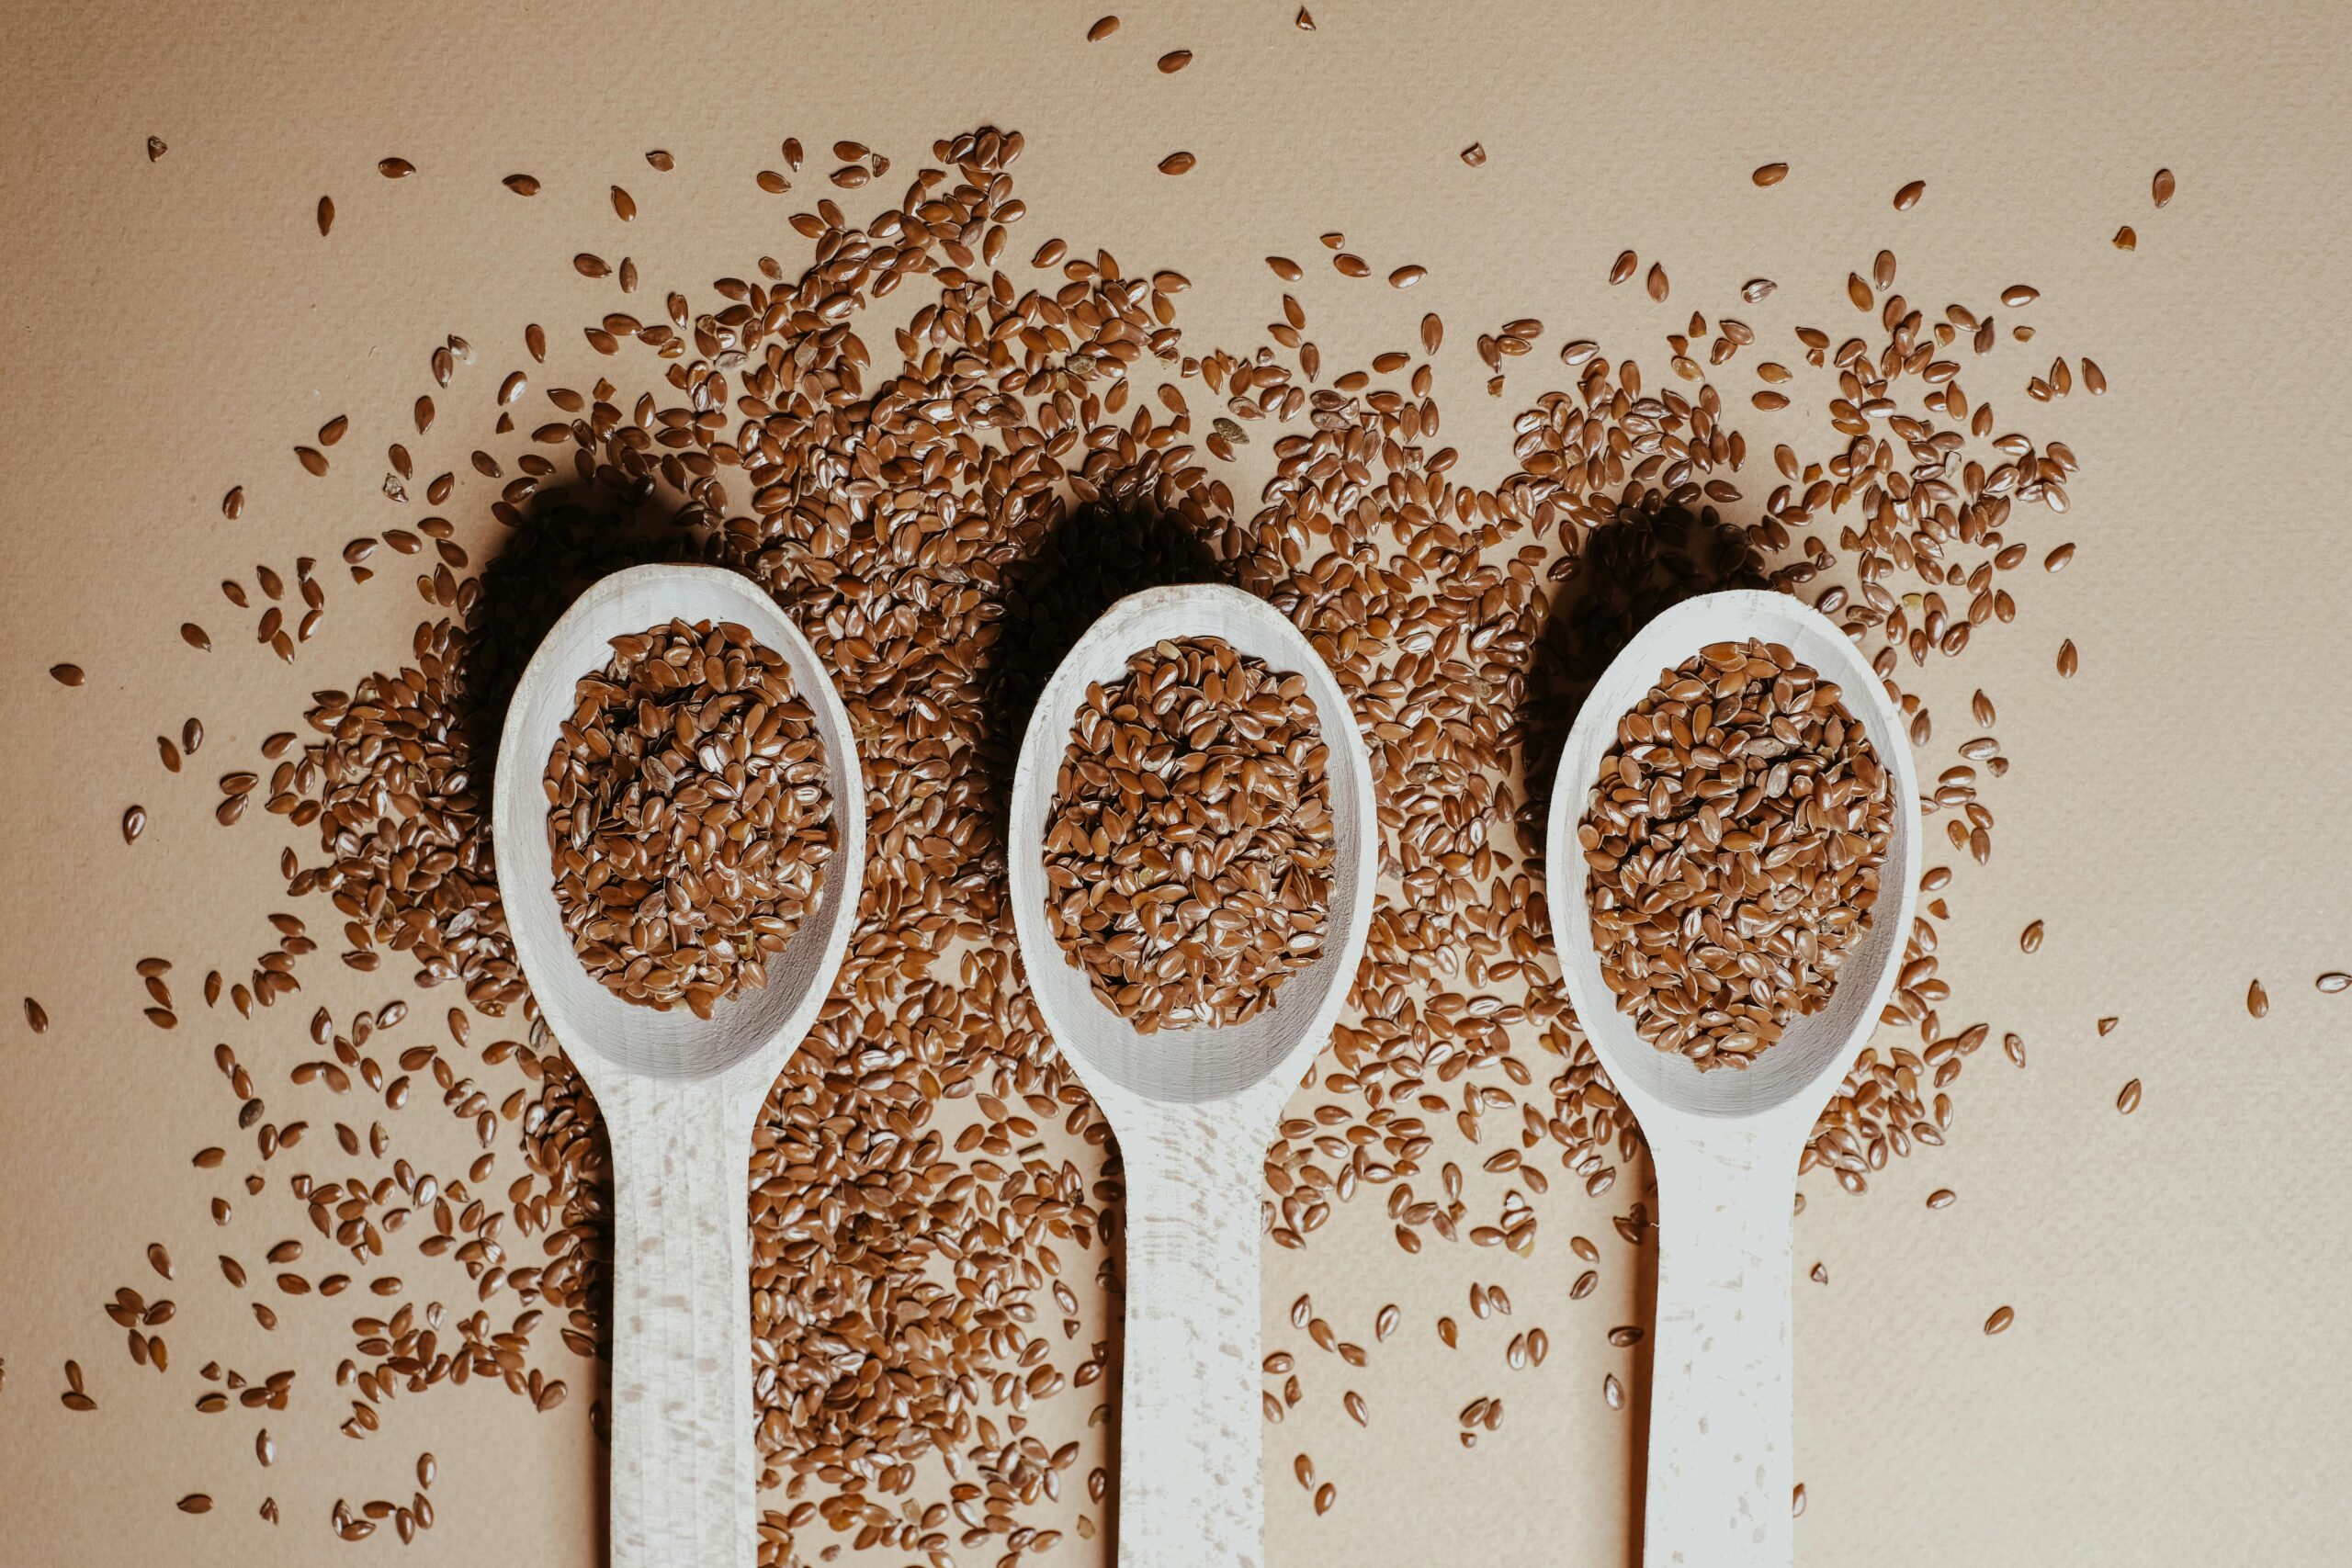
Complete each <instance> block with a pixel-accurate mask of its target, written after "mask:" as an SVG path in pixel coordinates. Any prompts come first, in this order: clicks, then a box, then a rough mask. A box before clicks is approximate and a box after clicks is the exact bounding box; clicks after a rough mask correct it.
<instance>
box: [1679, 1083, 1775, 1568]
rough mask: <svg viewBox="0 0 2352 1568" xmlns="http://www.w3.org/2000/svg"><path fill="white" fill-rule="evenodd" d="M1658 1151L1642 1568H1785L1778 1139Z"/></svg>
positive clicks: (1728, 1134)
mask: <svg viewBox="0 0 2352 1568" xmlns="http://www.w3.org/2000/svg"><path fill="white" fill-rule="evenodd" d="M1705 1138H1706V1142H1705V1143H1704V1144H1703V1145H1698V1144H1690V1145H1682V1146H1679V1147H1668V1148H1661V1149H1659V1150H1658V1151H1657V1185H1658V1193H1657V1200H1658V1218H1657V1225H1658V1258H1657V1347H1656V1349H1655V1351H1654V1353H1653V1355H1652V1358H1651V1383H1650V1461H1649V1490H1648V1497H1647V1503H1646V1506H1645V1510H1644V1526H1643V1549H1642V1561H1643V1562H1645V1564H1647V1568H1702V1565H1704V1568H1788V1564H1789V1562H1790V1561H1791V1552H1792V1546H1791V1541H1790V1528H1789V1517H1790V1505H1789V1492H1790V1486H1791V1483H1792V1462H1791V1459H1790V1452H1789V1449H1790V1411H1791V1403H1790V1400H1791V1393H1790V1382H1791V1379H1790V1369H1791V1357H1790V1349H1789V1319H1790V1315H1791V1312H1792V1305H1791V1302H1790V1297H1789V1270H1790V1263H1789V1251H1790V1247H1791V1246H1792V1235H1791V1227H1790V1209H1791V1206H1792V1202H1793V1194H1794V1190H1795V1183H1796V1161H1795V1158H1794V1156H1791V1157H1790V1158H1789V1159H1787V1160H1785V1161H1783V1160H1781V1158H1780V1157H1779V1156H1778V1153H1777V1152H1776V1151H1777V1148H1778V1145H1779V1144H1780V1142H1781V1140H1779V1139H1777V1138H1775V1139H1769V1140H1759V1139H1757V1138H1755V1137H1754V1136H1752V1135H1750V1136H1742V1135H1741V1134H1739V1133H1738V1132H1736V1130H1735V1131H1716V1130H1711V1131H1710V1132H1708V1133H1707V1134H1705Z"/></svg>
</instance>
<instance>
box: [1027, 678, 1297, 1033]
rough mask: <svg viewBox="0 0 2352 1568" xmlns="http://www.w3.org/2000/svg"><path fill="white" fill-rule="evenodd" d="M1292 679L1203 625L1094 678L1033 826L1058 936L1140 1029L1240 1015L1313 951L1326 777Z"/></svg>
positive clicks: (1265, 1003) (1267, 999)
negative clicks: (1040, 825) (1040, 821)
mask: <svg viewBox="0 0 2352 1568" xmlns="http://www.w3.org/2000/svg"><path fill="white" fill-rule="evenodd" d="M1328 763H1329V752H1328V750H1327V748H1326V747H1325V745H1324V742H1323V739H1322V733H1321V728H1320V726H1319V724H1318V722H1317V717H1316V714H1315V705H1314V702H1313V699H1312V698H1310V697H1309V696H1308V695H1307V691H1306V678H1305V677H1304V676H1300V675H1295V674H1283V673H1279V672H1276V671H1272V670H1270V669H1268V668H1267V666H1266V665H1265V664H1264V663H1263V662H1262V661H1261V660H1256V659H1251V658H1248V657H1245V656H1243V655H1242V654H1240V653H1239V652H1238V651H1237V650H1236V649H1234V648H1233V646H1232V645H1231V644H1229V643H1227V642H1224V641H1222V640H1221V639H1218V638H1214V637H1198V638H1188V639H1184V640H1182V641H1169V642H1161V643H1159V644H1156V645H1154V646H1153V647H1152V648H1149V649H1145V650H1143V651H1142V652H1139V653H1137V654H1136V655H1135V656H1134V657H1132V658H1131V659H1129V660H1127V674H1126V675H1125V677H1124V678H1123V679H1121V680H1119V681H1117V682H1113V683H1111V684H1110V685H1107V686H1095V687H1092V688H1091V689H1090V690H1089V692H1088V694H1087V698H1086V702H1085V704H1084V705H1082V706H1081V707H1080V710H1079V712H1078V714H1077V715H1076V716H1075V720H1074V723H1073V727H1072V729H1071V739H1070V741H1069V745H1068V746H1067V748H1066V749H1065V750H1064V752H1063V756H1062V762H1061V767H1060V770H1059V773H1058V774H1057V779H1056V783H1055V791H1054V799H1053V804H1052V807H1050V809H1049V810H1048V812H1047V815H1046V841H1045V852H1046V912H1047V914H1048V916H1049V917H1050V918H1051V923H1052V926H1053V931H1054V936H1055V940H1056V941H1057V942H1060V943H1061V945H1062V948H1063V951H1064V952H1065V953H1068V954H1069V960H1070V963H1071V964H1073V965H1074V966H1076V967H1077V968H1079V969H1080V970H1081V971H1083V972H1084V973H1085V975H1086V976H1087V979H1088V982H1089V983H1090V984H1091V986H1092V987H1093V988H1094V992H1095V994H1096V995H1097V996H1098V997H1100V998H1102V999H1103V1003H1104V1004H1105V1005H1106V1006H1109V1007H1111V1008H1113V1009H1114V1010H1117V1011H1118V1012H1119V1013H1120V1014H1121V1015H1122V1016H1124V1017H1125V1018H1126V1019H1128V1020H1129V1021H1131V1022H1133V1023H1134V1024H1135V1026H1136V1028H1137V1029H1138V1030H1140V1031H1143V1032H1151V1031H1154V1030H1158V1029H1161V1028H1175V1029H1182V1028H1189V1027H1194V1026H1198V1025H1224V1024H1231V1023H1238V1022H1241V1021H1244V1020H1246V1019H1250V1018H1253V1017H1255V1016H1256V1015H1257V1014H1258V1013H1259V1012H1260V1011H1261V1010H1263V1009H1265V1008H1267V1007H1269V1006H1271V1005H1272V1004H1273V1003H1274V1002H1275V1000H1276V999H1277V998H1278V995H1279V992H1280V990H1281V987H1282V986H1283V982H1284V981H1285V980H1287V979H1288V978H1289V977H1290V976H1292V975H1293V974H1295V973H1296V972H1298V971H1299V970H1301V969H1304V968H1306V966H1307V965H1309V964H1312V963H1313V962H1314V961H1315V959H1316V958H1317V956H1319V955H1320V953H1321V952H1322V948H1323V937H1324V933H1325V931H1326V929H1327V927H1328V925H1329V911H1330V874H1331V869H1332V865H1333V856H1334V854H1335V853H1336V851H1335V848H1334V839H1333V829H1332V822H1331V809H1330V784H1329V779H1328V777H1327V776H1326V773H1325V770H1326V768H1327V766H1328Z"/></svg>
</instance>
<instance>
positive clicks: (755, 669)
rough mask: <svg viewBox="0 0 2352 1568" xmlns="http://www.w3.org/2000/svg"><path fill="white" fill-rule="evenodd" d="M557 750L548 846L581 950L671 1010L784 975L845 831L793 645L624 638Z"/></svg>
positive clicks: (694, 634) (724, 628)
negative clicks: (783, 960)
mask: <svg viewBox="0 0 2352 1568" xmlns="http://www.w3.org/2000/svg"><path fill="white" fill-rule="evenodd" d="M612 647H613V658H612V660H611V662H609V663H607V664H606V665H605V668H604V669H603V670H602V671H599V672H597V673H595V674H593V675H588V676H584V677H582V679H581V681H580V682H579V684H578V686H577V687H576V688H574V707H573V712H572V715H571V718H570V719H569V720H568V721H567V722H566V723H565V724H564V725H563V727H562V728H561V731H560V739H559V740H558V741H557V742H556V745H555V748H554V750H553V751H552V752H551V754H550V755H549V756H548V763H547V771H546V784H547V792H548V849H549V851H550V852H552V855H553V858H554V865H555V891H556V899H557V902H558V904H559V905H560V907H561V909H562V912H563V922H564V927H565V930H566V931H569V932H570V933H571V942H572V947H573V949H574V951H575V952H577V953H579V955H580V962H581V964H582V966H583V967H585V968H586V969H587V971H588V973H589V974H590V975H591V976H594V977H595V979H596V980H597V981H599V982H600V983H601V984H603V985H604V986H605V988H606V989H608V990H610V991H612V992H613V993H615V994H616V995H617V996H619V997H622V998H625V999H627V1000H628V1001H632V1002H636V1003H639V1004H641V1005H643V1006H646V1007H650V1008H654V1009H656V1010H662V1011H667V1010H670V1009H671V1008H673V1007H674V1006H676V1005H677V1004H678V1003H679V1002H681V1001H683V1002H684V1003H685V1004H686V1006H687V1007H689V1008H691V1009H692V1010H694V1012H695V1016H697V1017H700V1018H708V1017H709V1016H710V1009H711V1007H712V1005H713V1004H714V1003H716V1002H718V1001H719V1000H721V999H723V998H727V997H730V996H733V995H734V994H735V993H736V992H737V991H739V990H741V988H743V987H747V986H750V987H759V986H764V985H765V984H766V983H767V968H766V965H767V962H768V960H769V959H770V958H772V957H774V956H775V954H776V953H781V952H782V951H783V950H784V947H785V944H786V942H790V941H791V939H792V934H793V932H794V931H796V930H797V929H798V927H799V925H800V923H801V920H802V919H803V918H804V917H805V916H806V915H807V913H808V911H809V908H810V906H812V905H813V904H814V903H815V902H816V898H817V895H818V892H819V890H820V887H821V886H822V884H823V877H824V866H825V862H826V860H827V859H828V858H829V857H830V856H831V853H832V852H833V848H834V843H835V839H834V831H833V826H832V823H831V815H830V805H831V803H830V799H829V796H828V793H827V791H826V788H825V783H824V779H825V759H824V754H823V742H822V740H821V739H820V737H819V735H818V732H817V726H816V718H815V716H814V715H813V714H812V713H811V712H810V711H809V705H808V704H807V702H805V701H804V700H803V699H802V698H801V697H800V695H799V694H798V692H797V690H796V688H795V686H794V683H793V679H792V671H791V668H790V666H789V665H788V664H786V661H785V659H784V656H783V655H782V654H780V653H777V652H776V651H775V650H774V649H769V648H764V647H763V646H761V645H760V644H759V643H757V642H755V641H754V640H752V634H751V632H750V631H749V630H748V629H747V628H746V627H743V626H738V625H735V624H734V623H732V622H719V623H717V624H714V623H712V622H710V621H696V622H695V623H693V624H691V625H689V624H688V623H686V622H684V621H680V620H673V621H671V622H670V623H668V624H667V625H666V626H654V627H651V628H650V629H649V630H647V631H644V632H640V633H638V634H636V635H634V636H628V637H615V638H613V640H612Z"/></svg>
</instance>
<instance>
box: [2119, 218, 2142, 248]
mask: <svg viewBox="0 0 2352 1568" xmlns="http://www.w3.org/2000/svg"><path fill="white" fill-rule="evenodd" d="M2115 248H2116V249H2117V250H2119V251H2136V250H2138V249H2139V248H2140V235H2139V232H2138V231H2136V230H2134V229H2133V228H2132V227H2131V224H2129V223H2126V224H2125V225H2123V227H2122V228H2120V229H2118V230H2117V231H2115Z"/></svg>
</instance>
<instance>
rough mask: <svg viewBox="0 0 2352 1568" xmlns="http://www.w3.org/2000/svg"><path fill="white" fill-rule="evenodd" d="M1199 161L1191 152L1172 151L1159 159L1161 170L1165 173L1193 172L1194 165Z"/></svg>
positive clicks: (1180, 173)
mask: <svg viewBox="0 0 2352 1568" xmlns="http://www.w3.org/2000/svg"><path fill="white" fill-rule="evenodd" d="M1199 161H1200V160H1199V159H1197V158H1195V157H1193V155H1192V154H1191V153H1190V152H1170V154H1168V156H1166V157H1165V158H1162V159H1161V160H1160V161H1159V172H1160V173H1161V174H1163V175H1189V174H1191V173H1192V172H1193V164H1197V163H1198V162H1199Z"/></svg>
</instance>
